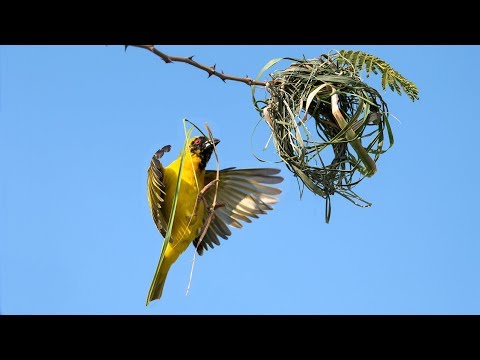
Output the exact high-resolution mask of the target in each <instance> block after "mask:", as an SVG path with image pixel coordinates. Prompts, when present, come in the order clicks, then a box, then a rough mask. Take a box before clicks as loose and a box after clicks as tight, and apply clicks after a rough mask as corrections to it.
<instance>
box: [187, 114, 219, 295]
mask: <svg viewBox="0 0 480 360" xmlns="http://www.w3.org/2000/svg"><path fill="white" fill-rule="evenodd" d="M205 127H206V128H207V131H208V135H209V137H210V140H211V141H212V144H213V152H214V154H215V159H216V164H217V174H216V178H215V180H213V181H211V182H210V183H208V184H207V185H205V186H204V187H203V189H202V190H201V191H200V194H199V195H198V197H197V203H196V204H195V206H197V204H198V201H199V200H198V199H199V198H200V196H201V197H202V199H203V194H205V192H206V191H208V190H210V188H211V187H212V184H213V183H215V195H214V196H213V203H212V204H211V208H207V209H208V211H209V214H208V217H207V219H206V220H205V223H204V224H203V226H202V231H201V233H200V236H199V238H198V242H197V246H196V248H195V252H194V253H193V259H192V268H191V269H190V277H189V279H188V285H187V290H186V293H185V296H187V295H188V291H189V290H190V285H191V284H192V277H193V268H194V267H195V260H196V258H197V249H198V247H199V246H200V244H201V243H202V241H203V238H204V237H205V234H206V233H207V230H208V227H209V226H210V222H211V221H212V218H213V216H214V215H215V208H216V205H217V192H218V183H219V182H220V168H219V163H218V154H217V147H216V145H215V142H214V141H213V135H212V132H211V131H210V128H209V127H208V124H207V123H205ZM205 207H206V206H205Z"/></svg>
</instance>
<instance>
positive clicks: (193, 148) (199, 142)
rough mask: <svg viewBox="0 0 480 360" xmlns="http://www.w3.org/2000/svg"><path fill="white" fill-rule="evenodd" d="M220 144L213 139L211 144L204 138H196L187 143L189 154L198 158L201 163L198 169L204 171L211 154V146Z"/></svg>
mask: <svg viewBox="0 0 480 360" xmlns="http://www.w3.org/2000/svg"><path fill="white" fill-rule="evenodd" d="M219 142H220V140H218V139H213V142H212V141H211V140H210V139H209V138H207V137H205V136H196V137H194V138H191V139H190V140H189V141H188V147H189V149H190V153H191V154H192V155H194V156H198V157H199V158H200V159H201V160H202V161H201V163H200V168H201V169H205V166H206V165H207V163H208V160H210V157H211V156H212V152H213V144H215V145H217V144H218V143H219Z"/></svg>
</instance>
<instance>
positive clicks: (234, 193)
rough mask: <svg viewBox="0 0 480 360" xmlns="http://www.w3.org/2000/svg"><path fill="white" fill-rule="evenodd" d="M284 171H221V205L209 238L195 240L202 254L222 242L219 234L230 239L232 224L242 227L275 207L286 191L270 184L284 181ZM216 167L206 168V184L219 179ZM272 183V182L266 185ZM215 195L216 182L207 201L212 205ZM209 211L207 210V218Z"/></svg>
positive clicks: (219, 188)
mask: <svg viewBox="0 0 480 360" xmlns="http://www.w3.org/2000/svg"><path fill="white" fill-rule="evenodd" d="M279 172H280V170H279V169H275V168H251V169H236V168H234V167H232V168H227V169H223V170H220V172H219V179H220V181H219V183H218V192H217V198H216V203H217V204H220V206H219V207H218V208H216V210H215V215H214V216H213V219H212V221H211V223H210V226H209V227H208V230H207V232H206V234H205V237H204V238H203V239H202V241H201V242H200V244H198V241H199V237H197V238H196V239H195V240H194V241H193V245H194V246H195V248H196V250H197V252H198V254H199V255H202V254H203V250H208V247H210V248H213V247H214V245H220V241H219V239H218V237H221V238H222V239H227V238H228V237H229V236H230V235H231V234H232V232H231V230H230V229H229V227H228V226H227V225H229V226H232V227H236V228H241V227H243V225H242V222H248V223H249V222H252V220H251V219H252V218H258V215H260V214H266V213H267V211H268V210H272V209H273V208H272V206H271V205H272V204H274V203H276V202H277V201H278V199H277V198H276V196H277V195H279V194H280V193H281V192H282V191H281V190H280V189H278V188H276V187H272V186H269V185H271V184H278V183H280V182H282V181H283V177H281V176H277V174H278V173H279ZM216 176H217V172H216V171H215V170H206V171H205V185H207V184H208V183H210V182H211V181H213V180H215V179H216ZM265 184H269V185H265ZM214 195H215V185H213V186H212V187H211V188H210V189H209V190H208V191H207V192H206V193H205V195H204V196H205V200H206V201H207V203H208V204H209V206H211V205H212V203H213V199H214ZM207 217H208V212H207V211H205V218H204V220H206V219H207Z"/></svg>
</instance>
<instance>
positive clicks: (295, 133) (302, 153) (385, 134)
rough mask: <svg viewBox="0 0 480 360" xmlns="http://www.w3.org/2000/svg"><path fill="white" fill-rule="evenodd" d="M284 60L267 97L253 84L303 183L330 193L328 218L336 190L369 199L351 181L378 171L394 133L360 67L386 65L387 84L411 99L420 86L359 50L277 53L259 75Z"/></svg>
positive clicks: (280, 147) (284, 156) (284, 155)
mask: <svg viewBox="0 0 480 360" xmlns="http://www.w3.org/2000/svg"><path fill="white" fill-rule="evenodd" d="M281 60H290V61H293V62H292V63H291V64H290V66H288V67H287V68H286V69H285V70H281V71H275V72H273V73H272V74H270V77H271V80H270V81H267V84H266V87H265V88H266V90H267V91H266V93H265V94H266V98H265V99H263V100H257V99H256V98H255V91H256V90H257V89H255V88H254V89H253V101H254V105H255V107H256V109H257V110H258V111H259V112H260V115H261V117H262V119H264V120H265V121H266V122H267V123H268V125H269V127H270V129H271V136H272V138H273V143H274V146H275V150H276V152H277V153H278V155H279V156H280V158H281V160H282V161H283V162H284V163H285V164H286V166H287V168H288V169H289V170H290V171H291V172H292V173H293V174H294V175H295V176H296V177H297V178H298V179H299V180H300V181H301V182H302V183H303V184H304V186H306V187H307V188H308V189H309V190H311V191H312V192H313V193H315V194H317V195H320V196H321V197H323V198H324V199H325V200H326V212H325V216H326V222H327V223H328V222H329V219H330V212H331V203H330V196H332V195H334V194H335V193H337V194H339V195H341V196H343V197H344V198H346V199H347V200H349V201H351V202H352V203H354V204H355V205H358V206H362V207H367V206H370V205H371V203H369V202H368V201H366V200H364V199H362V198H361V197H360V196H358V195H357V194H356V193H355V192H354V191H353V188H354V187H355V186H356V185H357V184H359V183H360V182H361V181H362V180H363V179H365V178H368V177H371V176H373V175H374V174H375V173H376V171H377V167H376V162H377V161H378V159H379V158H380V156H381V155H382V154H384V153H385V152H386V151H387V150H388V149H389V148H390V147H391V146H392V145H393V142H394V139H393V132H392V129H391V127H390V124H389V121H388V118H389V111H388V106H387V103H386V102H385V101H384V100H383V99H382V96H381V95H380V93H379V92H378V91H377V90H376V89H374V88H372V87H371V86H369V85H367V84H366V83H365V82H363V81H362V79H361V78H360V76H359V73H360V72H361V71H362V70H364V71H365V72H366V74H367V77H368V75H369V74H370V73H371V72H373V73H375V74H377V73H378V72H381V74H382V87H383V89H385V88H386V87H387V86H388V87H390V89H392V90H394V91H396V92H397V93H398V94H401V93H402V90H403V91H404V92H405V93H406V94H407V95H408V96H409V97H410V99H411V100H412V101H414V100H416V99H418V89H417V88H416V86H415V85H414V84H413V83H412V82H410V81H408V80H407V79H405V78H404V77H403V76H401V75H400V74H399V73H398V72H396V71H395V70H394V69H393V68H392V67H391V66H390V65H388V64H387V63H386V62H385V61H383V60H381V59H379V58H378V57H375V56H373V55H369V54H366V53H363V52H359V51H344V50H342V51H332V52H330V53H328V54H324V55H321V56H320V57H319V58H315V59H292V58H281V59H273V60H271V61H270V62H269V63H267V65H265V67H264V68H263V69H262V70H261V72H260V74H259V77H260V76H261V75H262V74H263V73H264V72H265V71H266V70H267V69H269V68H270V67H272V66H273V65H275V64H276V63H278V62H279V61H281ZM302 191H303V190H302Z"/></svg>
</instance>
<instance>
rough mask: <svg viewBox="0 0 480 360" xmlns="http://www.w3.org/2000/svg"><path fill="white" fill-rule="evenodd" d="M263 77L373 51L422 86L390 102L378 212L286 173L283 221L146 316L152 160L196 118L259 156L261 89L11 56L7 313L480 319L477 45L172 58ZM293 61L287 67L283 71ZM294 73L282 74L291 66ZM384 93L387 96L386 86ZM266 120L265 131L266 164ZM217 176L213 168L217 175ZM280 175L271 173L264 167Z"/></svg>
mask: <svg viewBox="0 0 480 360" xmlns="http://www.w3.org/2000/svg"><path fill="white" fill-rule="evenodd" d="M158 47H159V49H161V50H163V51H164V52H166V53H168V54H171V55H178V56H189V55H196V59H197V60H198V61H199V62H201V63H205V64H207V65H213V64H217V68H218V69H223V70H224V71H225V72H226V73H228V74H232V75H237V76H244V75H246V74H248V75H250V76H251V77H254V76H256V74H257V73H258V71H259V70H260V69H261V68H262V66H263V65H264V64H265V63H266V62H267V61H269V60H270V59H272V58H275V57H282V56H289V57H301V56H303V55H305V56H306V57H310V58H311V57H316V56H318V55H320V54H322V53H325V52H327V51H329V50H331V49H354V50H363V51H365V52H368V53H371V54H374V55H376V56H379V57H380V58H382V59H384V60H385V61H387V62H388V63H390V64H391V65H392V66H393V67H394V68H395V69H397V70H398V71H399V72H400V73H402V74H403V75H404V76H405V77H407V78H408V79H410V80H412V81H413V82H415V83H416V84H417V86H418V87H419V89H420V100H419V101H416V102H414V103H412V102H411V101H410V100H409V99H408V98H407V97H406V96H405V95H403V96H398V95H397V94H395V93H393V92H391V91H389V90H388V91H386V92H383V93H382V94H383V95H384V99H385V100H386V101H387V102H388V104H389V108H390V111H391V113H392V114H393V115H394V116H395V117H396V118H398V119H399V121H397V120H395V119H394V118H391V124H392V127H393V131H394V134H395V140H396V143H395V145H394V147H393V148H392V149H390V150H389V151H388V152H387V153H386V154H385V155H383V156H382V157H381V159H380V160H379V162H378V164H377V166H378V173H377V174H376V175H375V176H374V177H373V178H371V179H367V180H364V181H363V182H362V183H361V184H360V185H359V186H357V187H356V191H357V192H358V193H359V195H361V196H363V197H364V198H365V199H367V200H369V201H371V202H372V203H373V206H372V207H371V208H367V209H361V208H358V207H355V206H354V205H352V204H351V203H349V202H347V201H346V200H344V199H343V198H341V197H340V196H338V195H336V196H334V197H333V199H332V200H333V203H332V206H333V211H332V217H331V221H330V224H326V223H325V221H324V208H325V202H324V200H323V199H322V198H321V197H318V196H314V195H312V194H310V193H308V192H306V193H305V194H304V196H303V197H302V198H301V199H300V197H299V192H298V186H297V182H296V180H295V178H294V177H293V176H292V174H290V173H289V172H288V171H287V170H286V168H285V167H284V166H283V164H273V165H275V166H278V167H280V168H281V169H282V173H283V175H284V177H285V181H284V182H283V183H282V184H281V187H282V189H283V193H282V195H281V196H280V201H279V203H278V204H276V206H275V210H274V211H272V212H270V213H269V214H268V215H266V216H263V217H261V218H260V219H257V220H255V221H254V222H253V223H251V224H247V225H246V226H245V227H244V228H243V229H241V230H234V233H233V235H232V236H231V237H230V239H229V240H228V241H226V242H223V243H222V245H221V246H220V247H216V248H215V249H213V250H210V251H208V252H206V253H205V255H204V256H202V257H197V259H196V263H195V269H194V273H193V280H192V285H191V290H190V293H189V294H188V296H186V295H185V290H186V288H187V284H188V280H189V274H190V269H191V262H192V259H193V248H191V249H189V250H187V252H186V253H184V255H183V256H182V257H181V258H180V259H179V260H178V262H177V263H176V264H175V265H174V266H173V267H172V269H171V271H170V274H169V276H168V279H167V283H166V285H165V289H164V295H163V297H162V299H161V300H160V301H155V302H153V303H152V304H151V305H149V306H148V307H146V306H145V298H146V295H147V291H148V288H149V286H150V282H151V280H152V276H153V273H154V270H155V267H156V265H157V261H158V257H159V254H160V249H161V244H162V240H163V238H162V237H161V236H160V234H159V233H158V232H157V230H156V228H155V226H154V224H153V221H152V219H151V216H150V212H149V209H148V204H147V198H146V170H147V167H148V164H149V161H150V158H151V156H152V154H153V153H154V152H155V151H156V150H157V149H158V148H159V147H161V146H163V145H166V144H171V145H172V146H173V149H172V152H170V153H168V154H167V155H166V156H165V158H164V161H165V162H167V163H168V162H170V161H171V160H173V159H174V157H176V156H177V154H178V152H179V150H180V147H181V144H182V143H183V134H184V130H183V124H182V119H183V118H188V119H189V120H191V121H193V122H194V123H196V124H197V125H199V126H200V127H204V124H205V122H208V124H209V126H210V127H211V129H212V130H213V132H214V135H215V137H218V138H219V139H221V141H222V142H221V143H220V144H219V148H218V149H219V152H220V164H221V167H228V166H238V167H257V166H265V164H264V163H261V162H259V161H257V160H256V159H255V158H254V156H253V155H252V146H251V138H252V133H253V130H254V127H255V126H256V124H257V122H258V120H259V117H258V114H257V112H256V111H255V110H254V108H253V106H252V102H251V93H250V88H249V87H248V86H247V85H245V84H242V83H235V82H227V83H226V84H224V83H223V82H222V81H220V80H219V79H217V78H210V79H207V75H206V74H205V73H204V72H202V71H200V70H198V69H195V68H193V67H190V66H188V65H185V64H180V63H175V64H165V63H163V62H162V61H161V60H160V59H159V58H157V57H155V56H154V55H153V54H151V53H149V52H147V51H145V50H142V49H136V48H129V49H128V50H127V52H125V51H124V48H123V47H122V46H1V47H0V150H1V151H0V156H1V158H0V163H1V164H2V165H1V168H0V249H1V251H0V271H1V272H0V274H1V277H0V311H1V313H2V314H479V313H480V261H479V259H480V245H479V242H480V240H479V239H480V237H479V236H478V221H479V220H478V217H479V210H478V204H479V200H480V199H479V195H478V191H477V186H478V184H479V181H478V170H477V167H478V164H477V163H476V162H477V160H478V154H479V152H478V146H477V145H475V144H476V143H477V142H478V134H480V125H479V124H480V121H479V115H478V113H479V110H478V105H479V102H480V97H479V91H478V85H479V84H480V75H479V74H480V73H479V71H478V70H479V69H478V67H479V64H480V47H479V46H419V45H416V46H386V45H383V46H361V45H355V46H353V45H348V44H340V45H328V46H324V45H318V46H200V45H190V46H161V45H160V46H158ZM282 64H283V65H288V64H286V63H282ZM284 67H285V66H284ZM369 81H370V83H371V84H372V85H374V86H375V87H377V88H378V89H381V86H380V78H379V77H377V76H374V77H370V80H369ZM265 129H266V127H265V125H264V124H262V125H261V126H260V130H259V131H258V132H256V133H255V134H254V136H253V141H252V142H253V148H254V151H255V153H256V154H257V155H259V156H261V157H263V158H264V159H267V160H269V161H272V162H273V161H277V160H278V157H277V156H276V154H275V153H274V150H273V148H272V147H269V148H268V149H267V151H265V152H262V151H261V148H262V146H263V144H264V143H265V141H266V136H265V134H266V132H265ZM210 165H211V166H213V165H214V164H213V163H212V164H210ZM267 165H272V164H267Z"/></svg>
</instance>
